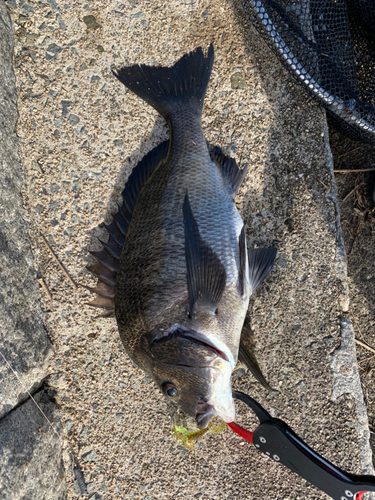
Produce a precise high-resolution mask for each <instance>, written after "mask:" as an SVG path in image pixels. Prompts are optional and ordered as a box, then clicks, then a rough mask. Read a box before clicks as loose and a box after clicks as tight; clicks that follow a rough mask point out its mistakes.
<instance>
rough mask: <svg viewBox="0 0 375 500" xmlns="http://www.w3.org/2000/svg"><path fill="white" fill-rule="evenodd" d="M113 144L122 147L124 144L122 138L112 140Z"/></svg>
mask: <svg viewBox="0 0 375 500" xmlns="http://www.w3.org/2000/svg"><path fill="white" fill-rule="evenodd" d="M113 144H114V145H115V146H117V147H118V148H122V146H123V145H124V141H123V140H122V139H115V140H114V141H113Z"/></svg>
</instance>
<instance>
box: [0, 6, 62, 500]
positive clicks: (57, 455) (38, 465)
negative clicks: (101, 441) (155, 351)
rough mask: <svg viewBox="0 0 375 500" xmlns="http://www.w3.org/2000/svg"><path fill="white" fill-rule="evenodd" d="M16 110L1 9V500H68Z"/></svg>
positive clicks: (8, 30) (7, 27) (9, 42)
mask: <svg viewBox="0 0 375 500" xmlns="http://www.w3.org/2000/svg"><path fill="white" fill-rule="evenodd" d="M16 103H17V91H16V86H15V78H14V72H13V29H12V23H11V19H10V16H9V13H8V11H7V8H6V6H5V4H4V2H0V109H1V124H0V166H1V168H0V214H1V215H0V325H1V328H0V498H2V499H4V500H5V499H12V500H18V499H21V498H22V499H25V498H39V499H41V500H62V499H63V498H64V497H65V496H66V495H65V494H66V488H65V481H64V470H63V464H62V446H61V441H62V436H61V429H59V420H58V415H57V412H56V408H55V405H54V404H53V403H52V402H51V401H50V400H49V399H48V396H47V394H46V393H45V391H44V390H43V389H40V390H39V391H38V393H37V394H36V393H35V391H36V390H37V389H38V388H39V387H40V386H41V385H42V383H43V380H44V379H45V377H46V376H47V374H48V360H49V358H50V357H51V354H52V346H51V342H50V341H49V339H48V336H47V332H46V330H45V329H44V326H43V323H42V311H41V307H40V293H39V287H38V284H37V282H36V272H35V267H34V263H33V256H32V252H31V247H30V239H29V235H28V230H29V227H28V224H27V223H26V222H25V212H24V208H23V202H22V197H21V187H22V181H23V172H22V165H21V163H20V159H19V156H18V146H19V144H18V139H17V136H16V132H15V126H16V121H17V118H18V115H17V106H16ZM31 393H34V401H32V400H31V398H32V396H31ZM35 402H36V403H37V404H38V403H39V408H38V407H37V406H36V404H35ZM42 408H43V410H42V411H43V412H44V415H48V418H49V420H50V422H53V424H52V425H53V426H54V429H55V431H56V429H59V430H60V435H59V434H58V433H57V432H54V431H53V430H52V427H51V426H50V425H49V423H48V422H47V420H46V418H45V417H44V416H43V415H42V413H41V411H40V410H41V409H42Z"/></svg>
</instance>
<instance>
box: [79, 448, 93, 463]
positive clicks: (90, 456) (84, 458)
mask: <svg viewBox="0 0 375 500" xmlns="http://www.w3.org/2000/svg"><path fill="white" fill-rule="evenodd" d="M81 459H82V462H96V454H95V452H94V451H92V450H90V451H88V452H87V453H84V454H83V455H81Z"/></svg>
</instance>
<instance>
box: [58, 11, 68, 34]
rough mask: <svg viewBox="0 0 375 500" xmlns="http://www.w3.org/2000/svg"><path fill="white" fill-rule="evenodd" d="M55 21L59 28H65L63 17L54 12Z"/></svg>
mask: <svg viewBox="0 0 375 500" xmlns="http://www.w3.org/2000/svg"><path fill="white" fill-rule="evenodd" d="M56 21H57V22H58V25H59V28H60V29H61V30H63V31H65V30H66V25H65V23H64V20H63V18H62V17H61V16H60V14H56Z"/></svg>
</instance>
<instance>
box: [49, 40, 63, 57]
mask: <svg viewBox="0 0 375 500" xmlns="http://www.w3.org/2000/svg"><path fill="white" fill-rule="evenodd" d="M61 51H62V48H61V47H60V46H59V45H57V44H56V43H51V44H50V45H48V47H47V52H46V57H47V54H48V55H49V54H52V57H56V56H57V54H59V53H60V52H61Z"/></svg>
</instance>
